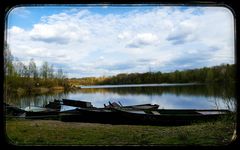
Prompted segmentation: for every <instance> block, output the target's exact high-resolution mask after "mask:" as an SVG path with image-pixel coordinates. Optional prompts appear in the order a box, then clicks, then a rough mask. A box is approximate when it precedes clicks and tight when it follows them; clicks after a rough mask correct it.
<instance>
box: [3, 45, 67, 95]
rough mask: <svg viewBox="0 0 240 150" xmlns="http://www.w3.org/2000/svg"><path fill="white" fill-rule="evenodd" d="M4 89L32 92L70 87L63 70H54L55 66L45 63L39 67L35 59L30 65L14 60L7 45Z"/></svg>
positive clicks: (5, 49)
mask: <svg viewBox="0 0 240 150" xmlns="http://www.w3.org/2000/svg"><path fill="white" fill-rule="evenodd" d="M4 78H5V79H4V89H5V90H6V91H14V90H17V89H19V88H21V89H25V90H28V91H31V90H32V89H34V88H40V87H45V88H52V87H64V88H67V87H68V86H69V84H68V80H67V76H66V75H65V74H64V72H63V69H61V68H59V69H57V71H55V70H54V68H53V65H50V64H49V63H48V62H43V63H42V65H41V67H37V65H36V63H35V61H34V59H31V60H30V61H29V63H28V65H26V64H24V63H23V62H21V61H19V60H18V58H14V57H13V55H12V54H11V51H10V49H9V47H8V46H7V45H5V48H4Z"/></svg>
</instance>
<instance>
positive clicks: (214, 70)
mask: <svg viewBox="0 0 240 150" xmlns="http://www.w3.org/2000/svg"><path fill="white" fill-rule="evenodd" d="M70 82H71V83H72V84H78V85H104V84H110V85H117V84H152V83H193V82H195V83H224V84H228V83H234V82H235V64H222V65H219V66H213V67H203V68H199V69H189V70H183V71H178V70H176V71H174V72H169V73H162V72H160V71H159V72H145V73H129V74H127V73H121V74H117V75H115V76H110V77H98V78H97V77H86V78H79V79H77V78H74V79H73V78H72V79H71V80H70Z"/></svg>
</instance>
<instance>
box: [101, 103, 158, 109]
mask: <svg viewBox="0 0 240 150" xmlns="http://www.w3.org/2000/svg"><path fill="white" fill-rule="evenodd" d="M108 103H109V105H105V104H104V107H105V108H123V109H136V110H156V109H158V107H159V105H158V104H154V105H152V104H140V105H129V106H123V105H122V104H121V103H120V102H118V103H119V104H120V105H119V104H118V103H116V102H113V103H111V102H108Z"/></svg>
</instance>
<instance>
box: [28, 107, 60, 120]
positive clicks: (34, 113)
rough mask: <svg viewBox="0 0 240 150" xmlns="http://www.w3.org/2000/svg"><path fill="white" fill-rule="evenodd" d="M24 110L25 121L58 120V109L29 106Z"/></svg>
mask: <svg viewBox="0 0 240 150" xmlns="http://www.w3.org/2000/svg"><path fill="white" fill-rule="evenodd" d="M24 110H25V118H26V119H58V118H59V112H60V109H52V108H45V107H30V106H28V107H26V108H25V109H24Z"/></svg>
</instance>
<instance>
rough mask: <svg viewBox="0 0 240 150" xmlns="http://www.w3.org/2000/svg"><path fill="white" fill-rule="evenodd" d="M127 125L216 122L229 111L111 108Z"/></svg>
mask: <svg viewBox="0 0 240 150" xmlns="http://www.w3.org/2000/svg"><path fill="white" fill-rule="evenodd" d="M113 109H114V110H115V111H117V112H118V113H119V116H121V117H122V118H125V120H127V122H128V124H142V125H187V124H191V123H193V122H196V121H211V120H216V119H217V118H219V117H220V116H223V115H226V114H229V113H230V111H229V110H225V109H224V110H212V109H208V110H207V109H206V110H197V109H158V110H126V109H121V108H113Z"/></svg>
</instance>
